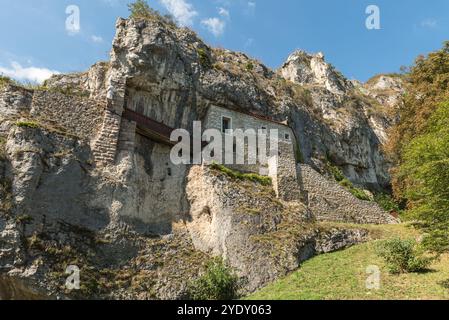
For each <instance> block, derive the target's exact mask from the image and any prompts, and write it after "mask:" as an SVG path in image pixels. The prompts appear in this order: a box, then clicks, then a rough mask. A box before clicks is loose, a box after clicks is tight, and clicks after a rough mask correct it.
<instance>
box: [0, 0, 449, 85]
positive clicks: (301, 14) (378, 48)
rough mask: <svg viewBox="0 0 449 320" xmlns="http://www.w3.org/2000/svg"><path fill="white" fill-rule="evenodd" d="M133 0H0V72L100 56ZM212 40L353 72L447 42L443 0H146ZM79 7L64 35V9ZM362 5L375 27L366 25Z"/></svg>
mask: <svg viewBox="0 0 449 320" xmlns="http://www.w3.org/2000/svg"><path fill="white" fill-rule="evenodd" d="M130 1H131V0H78V1H77V0H69V1H66V0H1V4H0V30H1V32H0V73H3V74H7V75H10V76H13V77H15V78H18V79H20V80H22V81H27V80H28V81H33V80H39V81H40V80H42V79H43V78H45V77H47V76H48V75H50V74H51V73H52V72H63V73H65V72H73V71H82V70H85V69H87V68H88V67H89V66H90V65H92V64H93V63H95V62H97V61H99V60H107V59H108V56H109V51H110V47H111V42H112V39H113V36H114V32H115V30H114V24H115V20H116V18H117V17H119V16H122V17H127V16H128V10H127V3H128V2H130ZM148 2H149V3H150V5H151V6H153V7H154V8H156V9H158V10H159V11H161V12H162V13H172V14H173V15H174V16H175V17H176V18H177V20H178V22H179V23H180V24H183V25H187V26H189V27H191V28H193V29H194V30H195V31H197V32H198V34H199V35H200V36H201V37H202V38H203V39H204V40H205V41H206V42H207V43H208V44H210V45H213V46H220V47H224V48H229V49H232V50H238V51H243V52H246V53H247V54H249V55H250V56H252V57H255V58H257V59H259V60H261V61H262V62H264V63H265V64H266V65H268V66H269V67H272V68H277V67H279V66H280V65H281V64H282V63H283V61H285V60H286V58H287V57H288V55H289V54H290V53H291V52H293V51H294V50H295V49H304V50H306V51H309V52H318V51H322V52H323V53H324V54H325V56H326V59H327V60H328V61H329V62H331V63H332V64H334V65H335V66H336V67H337V68H338V69H339V70H340V71H341V72H342V73H343V74H345V75H346V76H347V77H348V78H351V79H359V80H362V81H366V80H367V79H369V78H370V77H371V76H373V75H375V74H377V73H385V72H397V71H398V70H399V68H400V66H401V65H410V64H411V63H412V62H413V60H414V59H415V58H416V56H417V55H419V54H421V53H428V52H429V51H433V50H436V49H438V48H440V47H441V45H442V42H443V41H445V40H449V1H447V0H432V1H425V0H370V1H365V0H339V1H335V0H322V1H319V0H314V1H312V0H307V1H306V0H282V1H280V0H277V1H275V0H149V1H148ZM70 5H75V6H77V7H78V8H79V11H80V20H79V21H80V29H79V30H78V29H77V30H75V32H74V31H73V30H72V32H69V31H68V30H67V28H66V19H67V18H68V16H69V14H67V13H66V9H67V7H68V6H70ZM368 5H376V6H377V7H378V8H379V10H380V24H381V25H380V27H381V29H380V30H368V29H367V28H366V26H365V21H366V19H367V17H368V14H366V13H365V10H366V8H367V6H368Z"/></svg>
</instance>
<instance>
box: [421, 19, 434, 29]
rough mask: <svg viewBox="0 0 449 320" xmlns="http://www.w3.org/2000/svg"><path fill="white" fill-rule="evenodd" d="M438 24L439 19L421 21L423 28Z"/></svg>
mask: <svg viewBox="0 0 449 320" xmlns="http://www.w3.org/2000/svg"><path fill="white" fill-rule="evenodd" d="M437 25H438V21H436V20H435V19H425V20H423V21H421V27H423V28H435V27H436V26H437Z"/></svg>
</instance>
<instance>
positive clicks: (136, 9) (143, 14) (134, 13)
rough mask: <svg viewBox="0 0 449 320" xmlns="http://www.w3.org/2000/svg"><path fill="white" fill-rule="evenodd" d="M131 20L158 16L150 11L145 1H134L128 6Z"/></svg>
mask: <svg viewBox="0 0 449 320" xmlns="http://www.w3.org/2000/svg"><path fill="white" fill-rule="evenodd" d="M128 9H129V11H130V13H131V14H130V17H131V18H151V17H153V16H154V15H158V12H157V11H156V10H154V9H152V8H151V7H150V6H149V5H148V2H147V1H145V0H136V1H135V2H133V3H130V4H128Z"/></svg>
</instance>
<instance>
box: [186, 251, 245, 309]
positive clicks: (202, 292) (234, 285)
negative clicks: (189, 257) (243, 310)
mask: <svg viewBox="0 0 449 320" xmlns="http://www.w3.org/2000/svg"><path fill="white" fill-rule="evenodd" d="M238 283H239V278H238V277H237V275H235V273H234V271H233V270H231V269H230V268H229V267H227V266H226V265H225V263H224V262H223V260H222V259H221V258H214V259H211V260H210V261H209V262H208V263H207V265H206V271H205V273H204V274H203V275H202V276H201V277H199V278H198V279H196V280H194V281H193V282H191V283H190V284H189V288H188V295H189V297H190V298H191V299H193V300H232V299H236V298H237V291H238V287H239V284H238Z"/></svg>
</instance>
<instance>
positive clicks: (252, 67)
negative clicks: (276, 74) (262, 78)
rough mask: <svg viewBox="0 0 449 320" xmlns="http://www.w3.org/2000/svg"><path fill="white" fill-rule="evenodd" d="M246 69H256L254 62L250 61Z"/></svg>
mask: <svg viewBox="0 0 449 320" xmlns="http://www.w3.org/2000/svg"><path fill="white" fill-rule="evenodd" d="M245 69H246V70H247V71H253V70H254V64H253V63H252V62H248V63H247V64H246V65H245Z"/></svg>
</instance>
